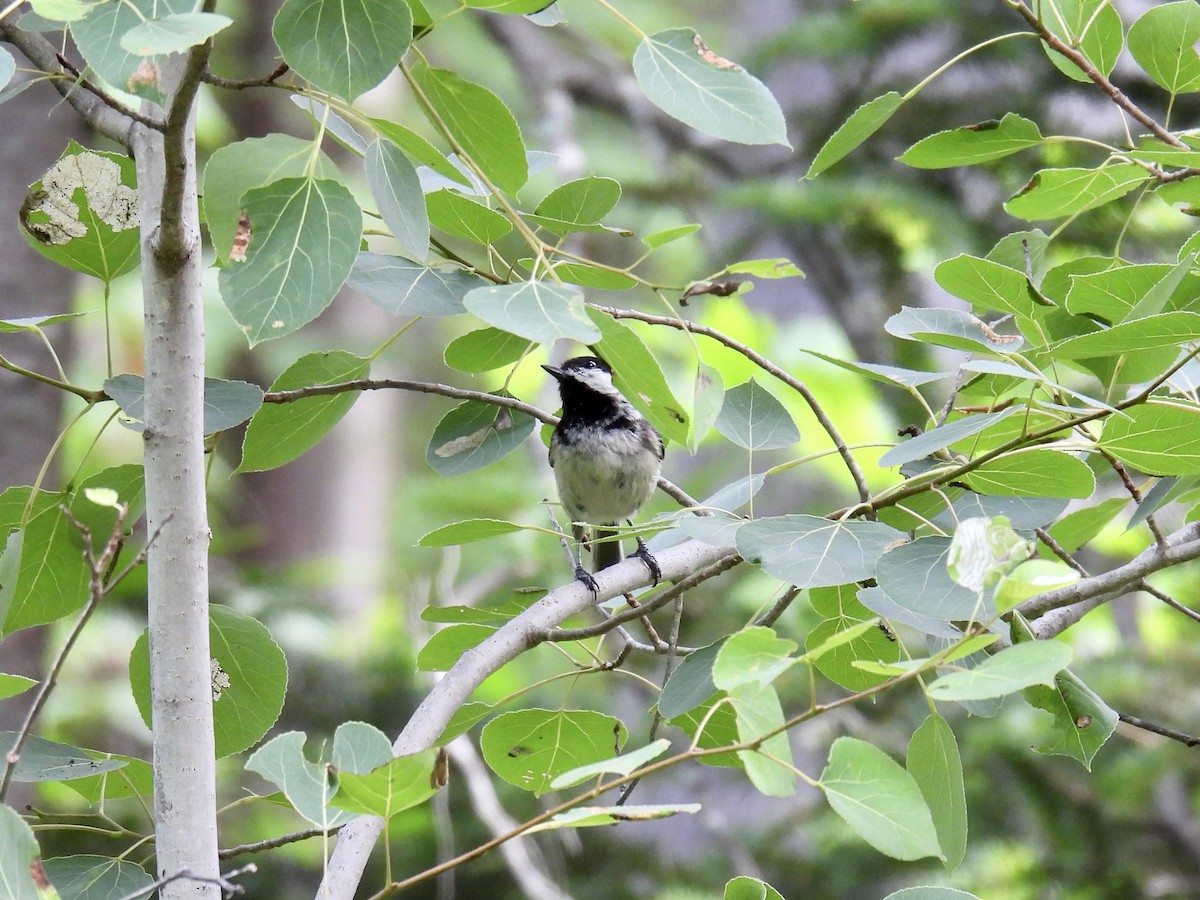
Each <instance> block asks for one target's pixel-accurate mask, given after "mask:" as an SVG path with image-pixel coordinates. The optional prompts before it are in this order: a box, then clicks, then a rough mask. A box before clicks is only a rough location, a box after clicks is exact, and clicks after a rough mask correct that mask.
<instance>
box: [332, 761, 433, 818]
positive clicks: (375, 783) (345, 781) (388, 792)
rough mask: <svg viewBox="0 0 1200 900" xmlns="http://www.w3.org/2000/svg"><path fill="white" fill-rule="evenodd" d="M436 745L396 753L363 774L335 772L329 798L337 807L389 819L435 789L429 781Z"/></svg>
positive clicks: (418, 803) (414, 804) (423, 798)
mask: <svg viewBox="0 0 1200 900" xmlns="http://www.w3.org/2000/svg"><path fill="white" fill-rule="evenodd" d="M437 753H438V751H437V750H436V749H432V748H431V749H429V750H422V751H421V752H420V753H414V754H411V755H409V756H397V757H396V758H395V759H393V760H391V761H389V762H387V763H384V764H383V765H382V766H379V767H378V768H375V769H372V770H371V771H370V772H367V773H365V774H358V773H356V772H339V773H338V789H337V793H336V794H334V795H333V799H332V800H331V801H330V802H331V804H332V805H333V806H336V807H337V808H338V809H345V810H348V811H350V812H354V813H359V814H360V815H367V816H382V817H383V818H384V819H390V818H391V817H392V816H394V815H396V814H397V813H401V812H404V810H406V809H412V808H413V807H414V806H419V805H420V804H422V803H424V802H425V801H426V800H428V799H429V798H430V797H432V796H433V795H434V794H436V793H437V791H438V789H437V788H436V787H434V785H433V783H432V776H433V773H434V767H435V766H436V765H437V763H436V758H437Z"/></svg>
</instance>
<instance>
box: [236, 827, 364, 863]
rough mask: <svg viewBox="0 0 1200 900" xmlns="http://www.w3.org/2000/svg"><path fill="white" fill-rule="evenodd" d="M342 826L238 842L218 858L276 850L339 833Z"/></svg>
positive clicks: (311, 829)
mask: <svg viewBox="0 0 1200 900" xmlns="http://www.w3.org/2000/svg"><path fill="white" fill-rule="evenodd" d="M341 827H342V826H340V825H339V826H338V827H337V828H330V829H329V830H325V829H323V828H309V829H307V830H306V831H293V832H292V833H291V834H281V835H279V836H277V837H273V838H267V839H266V840H264V841H255V842H254V843H252V844H238V845H237V846H235V847H227V848H226V849H224V850H220V851H218V852H217V858H218V859H233V858H234V857H235V856H242V855H244V854H246V853H258V852H260V851H262V850H274V849H275V848H277V847H286V846H287V845H288V844H295V843H299V842H300V841H307V840H309V839H310V838H315V837H321V836H322V835H329V834H337V833H338V831H340V830H341Z"/></svg>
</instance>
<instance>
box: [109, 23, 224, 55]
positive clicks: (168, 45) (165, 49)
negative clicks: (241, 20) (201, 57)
mask: <svg viewBox="0 0 1200 900" xmlns="http://www.w3.org/2000/svg"><path fill="white" fill-rule="evenodd" d="M232 24H233V20H232V19H231V18H229V17H228V16H222V15H218V14H217V13H206V12H188V13H178V14H176V15H166V16H161V17H160V18H157V19H147V20H146V21H145V22H142V23H141V24H140V25H137V26H135V27H133V28H131V29H129V30H128V31H127V32H125V33H124V34H123V35H121V42H120V43H121V48H122V49H124V50H126V51H127V52H129V53H132V54H133V55H134V56H154V55H156V54H159V53H182V52H183V51H185V50H187V49H188V48H189V47H194V46H196V45H197V44H203V43H204V42H205V41H207V40H208V39H209V38H211V37H212V36H213V35H215V34H217V33H218V32H220V31H224V30H225V29H226V28H228V27H229V26H230V25H232Z"/></svg>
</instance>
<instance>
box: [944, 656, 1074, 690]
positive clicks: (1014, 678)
mask: <svg viewBox="0 0 1200 900" xmlns="http://www.w3.org/2000/svg"><path fill="white" fill-rule="evenodd" d="M1071 656H1072V653H1071V648H1070V647H1068V646H1067V645H1066V644H1064V643H1061V642H1059V641H1028V642H1026V643H1021V644H1016V645H1015V646H1012V647H1008V648H1006V649H1004V650H1001V651H1000V652H999V653H997V654H996V655H995V656H989V657H988V658H987V659H985V660H984V661H983V662H981V663H980V664H979V665H977V666H975V667H974V668H973V669H967V670H965V671H960V672H950V673H949V674H946V675H943V676H942V677H940V678H938V679H937V680H936V681H935V682H933V683H932V684H931V685H929V696H931V697H933V698H934V699H935V700H959V701H961V700H987V699H989V698H991V697H1004V696H1007V695H1008V694H1015V693H1016V692H1017V691H1020V690H1023V689H1025V688H1027V687H1030V686H1032V685H1035V684H1041V685H1047V686H1051V685H1053V684H1054V676H1055V675H1057V674H1058V673H1059V672H1061V671H1062V670H1063V669H1065V668H1066V667H1067V665H1069V664H1070V662H1071Z"/></svg>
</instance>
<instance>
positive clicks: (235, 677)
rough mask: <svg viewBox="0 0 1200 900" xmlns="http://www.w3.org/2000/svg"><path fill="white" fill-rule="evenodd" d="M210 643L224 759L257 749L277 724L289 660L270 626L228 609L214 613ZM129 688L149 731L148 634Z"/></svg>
mask: <svg viewBox="0 0 1200 900" xmlns="http://www.w3.org/2000/svg"><path fill="white" fill-rule="evenodd" d="M208 637H209V654H210V656H211V657H212V693H213V732H214V735H215V737H216V750H217V758H218V759H220V758H222V757H225V756H232V755H233V754H234V753H241V752H242V751H243V750H246V749H248V748H250V747H252V746H254V745H255V744H256V743H258V741H259V740H261V739H262V737H263V735H265V734H266V733H267V732H268V731H270V729H271V726H273V725H274V724H275V721H276V720H277V719H278V718H279V713H280V712H281V711H282V709H283V698H284V695H285V694H286V693H287V678H288V670H287V659H286V658H285V657H284V655H283V651H282V650H281V649H280V648H279V645H278V644H277V643H275V639H274V638H272V637H271V632H269V631H268V630H267V627H266V626H265V625H263V624H262V623H261V622H259V621H258V620H257V619H253V618H251V617H250V616H247V615H245V614H244V613H240V612H238V611H237V610H235V609H232V608H231V607H228V606H217V605H213V606H210V607H209V623H208ZM129 683H130V687H131V688H132V689H133V698H134V700H136V701H137V705H138V710H139V711H140V712H141V714H142V719H143V721H145V723H146V725H147V727H149V726H150V653H149V643H148V640H147V634H146V632H144V631H143V632H142V635H141V637H139V638H138V639H137V642H136V643H135V644H134V646H133V651H132V653H131V654H130V657H129Z"/></svg>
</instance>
